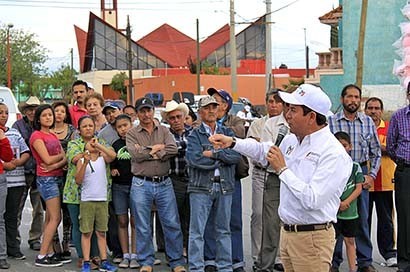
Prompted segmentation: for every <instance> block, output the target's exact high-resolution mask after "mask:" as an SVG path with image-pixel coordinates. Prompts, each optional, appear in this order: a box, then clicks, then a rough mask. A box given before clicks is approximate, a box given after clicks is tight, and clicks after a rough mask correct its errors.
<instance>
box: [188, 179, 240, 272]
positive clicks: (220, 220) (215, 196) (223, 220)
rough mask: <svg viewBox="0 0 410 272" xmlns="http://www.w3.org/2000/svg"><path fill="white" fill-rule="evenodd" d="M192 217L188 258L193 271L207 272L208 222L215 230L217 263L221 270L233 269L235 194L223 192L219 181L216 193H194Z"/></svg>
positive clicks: (213, 189) (215, 189)
mask: <svg viewBox="0 0 410 272" xmlns="http://www.w3.org/2000/svg"><path fill="white" fill-rule="evenodd" d="M189 201H190V205H191V220H190V224H189V245H188V256H189V258H188V260H189V270H190V271H204V269H205V261H204V244H205V242H204V234H205V227H206V225H207V221H208V224H209V221H210V220H211V221H212V222H213V228H212V229H214V230H215V238H216V240H215V250H216V252H215V265H216V267H217V270H218V271H220V272H221V271H232V246H231V231H230V221H231V220H230V218H231V206H232V194H225V195H224V194H222V193H221V186H220V184H219V183H214V184H213V187H212V192H211V193H210V194H207V193H191V194H190V199H189Z"/></svg>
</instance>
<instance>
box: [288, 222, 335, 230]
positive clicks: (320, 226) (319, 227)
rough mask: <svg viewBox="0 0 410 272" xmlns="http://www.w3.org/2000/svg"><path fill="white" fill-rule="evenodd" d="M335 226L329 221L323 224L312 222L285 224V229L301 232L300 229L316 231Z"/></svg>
mask: <svg viewBox="0 0 410 272" xmlns="http://www.w3.org/2000/svg"><path fill="white" fill-rule="evenodd" d="M332 226H333V224H332V222H327V223H323V224H310V225H288V224H284V225H283V229H284V230H286V231H290V232H299V231H315V230H324V229H329V228H331V227H332Z"/></svg>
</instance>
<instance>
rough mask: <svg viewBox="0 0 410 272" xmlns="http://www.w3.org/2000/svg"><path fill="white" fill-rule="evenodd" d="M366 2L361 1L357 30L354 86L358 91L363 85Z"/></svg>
mask: <svg viewBox="0 0 410 272" xmlns="http://www.w3.org/2000/svg"><path fill="white" fill-rule="evenodd" d="M367 2H368V0H362V11H361V15H360V29H359V44H358V47H357V68H356V69H357V71H356V85H357V86H358V87H359V88H360V89H361V88H362V85H363V52H364V38H365V34H366V19H367Z"/></svg>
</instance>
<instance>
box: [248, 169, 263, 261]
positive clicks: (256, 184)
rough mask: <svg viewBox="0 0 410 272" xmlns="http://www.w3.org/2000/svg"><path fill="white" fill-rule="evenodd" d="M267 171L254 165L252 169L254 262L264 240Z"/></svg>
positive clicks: (252, 241)
mask: <svg viewBox="0 0 410 272" xmlns="http://www.w3.org/2000/svg"><path fill="white" fill-rule="evenodd" d="M264 178H265V171H263V170H260V169H257V168H255V167H253V170H252V215H251V254H252V259H253V262H254V263H258V262H259V260H258V255H259V251H260V249H261V242H262V206H263V190H264V188H263V187H264Z"/></svg>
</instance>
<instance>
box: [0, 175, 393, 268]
mask: <svg viewBox="0 0 410 272" xmlns="http://www.w3.org/2000/svg"><path fill="white" fill-rule="evenodd" d="M251 193H252V188H251V182H250V178H249V177H248V178H246V179H244V180H243V181H242V203H243V238H244V250H245V252H244V254H245V261H246V271H249V272H250V271H252V259H251V251H250V250H251V245H250V241H251V239H250V217H251V197H252V196H251ZM373 218H376V216H373ZM30 220H31V207H30V202H29V200H27V202H26V208H25V210H24V213H23V224H22V226H21V235H22V241H23V242H22V245H21V250H22V252H23V254H25V255H26V257H27V258H26V259H25V260H22V261H17V260H10V259H9V260H8V261H9V263H10V264H11V268H10V269H9V270H5V271H10V272H33V271H56V272H57V271H58V272H63V271H64V272H71V271H80V269H79V268H77V266H76V264H77V258H76V253H75V249H74V248H72V256H73V261H72V263H70V264H65V265H64V266H62V267H59V268H39V267H36V266H35V265H34V259H35V256H36V253H37V252H36V251H33V250H31V249H29V247H28V244H27V236H28V229H29V226H30ZM373 220H374V219H373ZM373 226H376V222H374V223H373ZM61 233H62V232H61V227H60V234H61ZM60 237H61V236H60ZM374 237H376V235H375V232H374V228H373V233H372V240H373V244H374V245H375V244H376V241H375V239H374ZM156 257H157V258H160V259H161V260H162V264H161V265H159V266H155V267H154V270H155V271H158V272H159V271H171V269H170V268H169V267H168V266H166V264H165V258H164V255H163V254H157V255H156ZM345 259H346V258H345ZM373 259H374V266H375V267H376V269H377V270H378V271H380V272H392V271H396V270H397V269H394V268H388V267H384V266H382V263H383V262H384V260H383V258H382V257H381V256H380V254H379V253H378V250H377V249H374V250H373ZM119 271H137V270H135V269H134V270H131V269H120V270H119ZM340 271H343V272H345V271H349V269H348V267H347V261H345V262H344V263H343V264H342V267H341V269H340ZM318 272H327V271H318Z"/></svg>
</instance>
